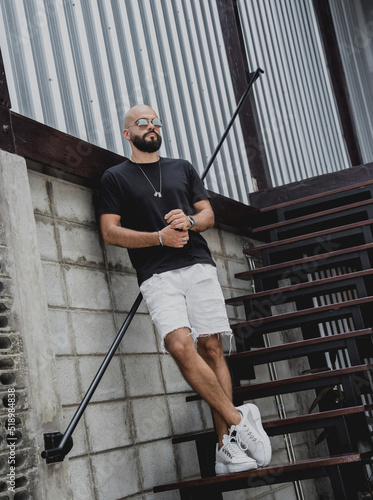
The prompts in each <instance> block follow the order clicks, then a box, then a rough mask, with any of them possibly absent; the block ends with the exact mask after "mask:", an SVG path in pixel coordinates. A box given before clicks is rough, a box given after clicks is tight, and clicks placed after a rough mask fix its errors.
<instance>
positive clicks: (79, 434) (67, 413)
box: [58, 406, 89, 458]
mask: <svg viewBox="0 0 373 500" xmlns="http://www.w3.org/2000/svg"><path fill="white" fill-rule="evenodd" d="M77 408H78V406H69V407H67V408H66V407H65V408H63V409H62V422H61V425H62V427H61V429H58V430H59V431H61V432H64V431H65V429H67V426H68V425H69V423H70V422H71V419H72V418H73V416H74V414H75V412H76V410H77ZM87 410H88V408H87ZM87 410H86V411H87ZM85 413H86V412H84V415H85ZM84 415H83V417H82V418H81V420H80V421H79V423H78V425H77V426H76V428H75V430H74V433H73V436H72V437H73V443H74V446H73V448H72V450H71V451H70V452H69V454H68V455H67V456H68V457H69V458H72V457H76V456H80V455H86V454H88V453H89V449H88V444H87V426H86V425H85V420H84Z"/></svg>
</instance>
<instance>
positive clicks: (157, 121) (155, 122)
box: [127, 118, 162, 128]
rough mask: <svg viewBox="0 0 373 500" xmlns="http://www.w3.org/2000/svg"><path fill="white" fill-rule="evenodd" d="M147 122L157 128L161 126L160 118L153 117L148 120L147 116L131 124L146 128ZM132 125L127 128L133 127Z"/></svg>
mask: <svg viewBox="0 0 373 500" xmlns="http://www.w3.org/2000/svg"><path fill="white" fill-rule="evenodd" d="M149 122H150V123H151V124H152V125H153V126H154V127H157V128H161V127H162V120H161V119H160V118H153V119H152V120H150V119H148V118H139V119H138V120H136V121H135V123H134V124H133V125H137V126H138V127H139V128H147V126H148V124H149ZM133 125H130V126H129V127H127V128H131V127H133Z"/></svg>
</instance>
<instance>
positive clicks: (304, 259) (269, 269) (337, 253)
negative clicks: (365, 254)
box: [234, 243, 373, 279]
mask: <svg viewBox="0 0 373 500" xmlns="http://www.w3.org/2000/svg"><path fill="white" fill-rule="evenodd" d="M372 248H373V243H365V244H363V245H357V246H356V247H349V248H343V249H341V250H334V251H333V252H328V253H321V254H317V255H311V256H309V257H302V258H301V259H295V260H291V261H285V262H279V263H278V264H272V265H270V266H265V267H258V268H257V269H250V270H248V271H244V272H242V273H237V274H235V275H234V276H235V278H238V279H250V276H254V275H257V274H262V273H267V272H272V271H276V270H280V269H284V268H287V267H291V268H292V269H294V268H295V267H296V266H300V265H302V264H307V263H309V262H315V261H319V260H328V259H332V258H333V257H339V256H341V255H348V254H349V253H354V252H362V251H365V250H370V249H372Z"/></svg>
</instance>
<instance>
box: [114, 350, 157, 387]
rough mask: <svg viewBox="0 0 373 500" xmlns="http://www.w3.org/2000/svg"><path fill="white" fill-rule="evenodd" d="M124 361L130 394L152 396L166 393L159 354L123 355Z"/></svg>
mask: <svg viewBox="0 0 373 500" xmlns="http://www.w3.org/2000/svg"><path fill="white" fill-rule="evenodd" d="M123 362H124V365H125V370H126V382H127V389H128V395H129V396H132V397H135V396H152V395H155V394H163V393H164V387H163V382H162V376H161V370H160V366H159V362H158V356H157V355H149V354H145V355H143V356H137V355H126V356H124V357H123Z"/></svg>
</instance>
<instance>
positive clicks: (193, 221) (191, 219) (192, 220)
mask: <svg viewBox="0 0 373 500" xmlns="http://www.w3.org/2000/svg"><path fill="white" fill-rule="evenodd" d="M187 217H188V219H189V222H190V223H191V224H192V225H191V226H190V228H189V229H192V227H194V226H195V224H196V221H195V220H194V219H193V217H191V216H190V215H187Z"/></svg>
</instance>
